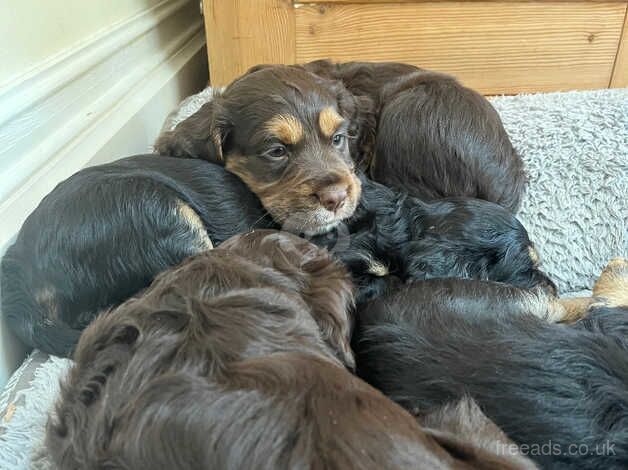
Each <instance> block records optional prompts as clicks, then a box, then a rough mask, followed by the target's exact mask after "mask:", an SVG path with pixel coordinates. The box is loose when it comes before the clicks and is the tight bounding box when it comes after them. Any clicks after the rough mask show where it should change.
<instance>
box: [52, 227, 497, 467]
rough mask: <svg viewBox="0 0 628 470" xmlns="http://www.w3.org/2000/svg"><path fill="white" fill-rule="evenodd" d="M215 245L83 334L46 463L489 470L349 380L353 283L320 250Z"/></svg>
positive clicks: (255, 236)
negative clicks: (342, 353) (342, 352)
mask: <svg viewBox="0 0 628 470" xmlns="http://www.w3.org/2000/svg"><path fill="white" fill-rule="evenodd" d="M224 246H225V248H218V249H216V250H213V251H208V252H206V253H203V254H200V255H196V256H195V257H192V258H189V259H188V260H187V261H186V262H185V263H183V264H182V265H181V266H179V267H178V268H176V269H173V270H171V271H168V272H165V273H163V274H161V275H160V276H159V277H158V278H157V279H156V280H155V282H154V283H153V285H152V286H151V287H150V288H149V289H147V290H146V291H145V292H144V294H143V295H142V296H140V297H138V298H135V299H132V300H129V301H128V302H126V303H125V304H123V305H121V306H120V307H119V308H118V309H116V310H114V311H112V312H109V313H105V314H103V315H101V316H100V317H99V318H98V319H96V320H95V321H94V322H93V323H92V324H91V325H90V326H89V327H88V329H87V330H86V331H85V333H84V335H83V336H82V337H81V341H80V343H79V346H78V348H77V351H76V354H75V361H76V364H75V366H74V367H73V368H72V370H71V371H70V374H69V377H68V378H67V380H66V381H65V383H64V384H63V385H62V391H61V397H60V399H59V401H58V403H57V405H56V409H55V412H54V413H53V415H52V417H51V419H50V421H49V423H48V426H47V434H46V447H47V450H48V452H49V453H50V456H51V458H52V460H53V462H54V464H55V465H56V467H57V468H60V469H76V468H81V469H93V468H133V469H144V468H145V469H151V470H152V469H162V468H163V469H168V470H172V469H178V468H181V469H183V468H216V469H221V468H238V469H253V468H255V469H267V468H268V469H284V468H285V469H288V468H301V467H302V468H321V469H322V468H326V469H345V468H347V469H350V468H355V469H377V470H379V469H382V468H387V469H400V470H401V469H403V470H405V469H408V468H443V469H448V468H459V469H466V468H469V469H470V468H493V469H498V468H503V467H500V466H498V465H497V464H496V463H495V458H493V459H485V460H483V457H482V456H481V455H480V454H471V455H468V454H467V453H465V450H466V448H464V447H461V446H459V445H457V444H456V442H454V440H453V439H450V440H447V441H446V445H441V444H440V440H441V438H440V437H438V436H433V435H432V434H431V433H430V432H425V431H424V430H423V429H422V428H421V427H420V426H419V425H418V424H417V423H416V421H415V420H414V419H413V418H412V417H411V416H410V415H409V414H407V413H406V412H405V411H404V410H403V409H402V408H400V407H399V406H398V405H396V404H394V403H393V402H392V401H390V400H388V399H387V398H385V397H384V396H383V395H381V393H379V392H377V391H376V390H375V389H373V388H371V387H370V386H368V385H367V384H366V383H364V382H362V381H361V380H359V379H358V378H356V377H355V376H353V375H352V374H351V373H349V372H348V371H347V369H346V368H345V367H347V366H350V365H351V364H350V363H348V362H347V361H346V359H347V358H349V357H350V354H351V353H350V351H348V350H347V351H346V355H345V356H344V359H343V358H341V357H339V356H338V354H337V353H336V352H335V351H339V350H343V349H344V345H345V343H346V341H347V339H348V336H347V331H348V330H349V319H348V317H347V316H346V312H347V309H348V307H349V305H350V302H351V295H350V289H351V286H350V282H349V276H348V275H347V273H346V271H345V270H344V269H343V268H342V267H341V266H340V265H339V264H336V263H335V262H333V261H332V259H331V258H330V257H329V255H328V254H327V253H326V252H325V251H324V250H319V249H316V248H315V247H313V246H312V245H309V244H308V243H306V242H304V241H303V240H301V239H298V238H296V237H294V236H292V235H287V234H285V233H284V234H280V233H277V232H267V231H262V232H254V233H250V234H246V235H242V236H238V237H236V239H235V240H234V239H232V240H230V241H228V242H227V243H225V245H224ZM295 273H296V274H297V277H296V278H295ZM322 294H324V295H322ZM322 297H324V298H322ZM310 301H314V302H315V303H314V304H310ZM321 327H322V328H321ZM325 330H328V331H330V332H332V333H331V334H329V335H325V334H321V331H325ZM325 336H327V338H325ZM338 340H340V341H338ZM343 366H344V367H343ZM447 438H450V436H449V435H446V436H445V437H444V438H442V439H443V440H446V439H447ZM459 447H460V448H461V452H458V451H457V449H458V448H459Z"/></svg>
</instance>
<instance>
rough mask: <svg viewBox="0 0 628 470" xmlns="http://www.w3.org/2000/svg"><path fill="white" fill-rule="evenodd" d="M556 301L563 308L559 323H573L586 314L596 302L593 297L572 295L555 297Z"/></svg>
mask: <svg viewBox="0 0 628 470" xmlns="http://www.w3.org/2000/svg"><path fill="white" fill-rule="evenodd" d="M556 302H557V303H558V305H560V306H561V307H562V308H563V310H564V314H563V317H562V318H561V319H560V320H559V321H560V322H561V323H574V322H576V321H578V320H582V319H583V318H584V317H586V316H587V314H588V313H589V309H590V308H591V307H592V306H593V305H594V304H596V299H595V298H593V297H573V298H565V299H557V301H556Z"/></svg>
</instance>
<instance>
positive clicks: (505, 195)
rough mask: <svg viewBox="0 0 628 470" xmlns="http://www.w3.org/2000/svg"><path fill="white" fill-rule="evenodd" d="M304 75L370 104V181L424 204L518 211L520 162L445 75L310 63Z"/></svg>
mask: <svg viewBox="0 0 628 470" xmlns="http://www.w3.org/2000/svg"><path fill="white" fill-rule="evenodd" d="M304 67H305V68H306V69H307V70H310V71H312V72H313V73H316V74H318V75H320V76H323V77H326V78H328V79H332V80H341V81H342V83H343V84H344V85H345V86H346V87H347V89H348V90H349V91H350V92H351V93H353V94H354V95H356V97H357V98H358V99H361V100H362V101H364V99H365V98H367V99H370V100H371V101H372V102H373V103H374V104H373V106H374V109H375V119H374V122H376V125H377V130H376V135H375V138H374V139H375V145H374V147H373V153H372V154H371V155H370V157H371V158H370V160H369V157H368V156H367V157H366V160H367V161H369V165H368V166H369V167H370V175H371V176H372V177H373V178H374V179H375V180H376V181H378V182H380V183H384V184H386V185H388V186H393V187H397V188H401V189H403V190H405V191H407V192H408V193H410V194H411V195H413V196H417V197H420V198H422V199H425V200H432V199H440V198H444V197H461V196H464V197H473V198H478V199H485V200H488V201H491V202H495V203H497V204H500V205H502V206H504V207H505V208H507V209H508V210H509V211H511V212H516V211H517V209H518V208H519V206H520V203H521V198H522V196H523V194H524V191H525V186H526V175H525V172H524V168H523V162H522V160H521V157H520V156H519V155H518V154H517V152H516V151H515V149H514V148H513V146H512V144H511V142H510V139H509V138H508V134H507V133H506V131H505V129H504V126H503V124H502V122H501V119H500V118H499V115H498V114H497V112H496V111H495V109H494V108H493V107H492V106H491V104H490V103H489V102H488V100H486V98H484V97H483V96H481V95H480V94H479V93H476V92H475V91H473V90H471V89H470V88H466V87H464V86H462V85H461V84H460V83H459V82H458V81H456V80H455V79H454V78H453V77H452V76H450V75H446V74H442V73H436V72H431V71H429V70H423V69H419V68H417V67H414V66H411V65H408V64H398V63H368V62H348V63H339V64H334V63H331V62H329V61H315V62H311V63H308V64H305V65H304Z"/></svg>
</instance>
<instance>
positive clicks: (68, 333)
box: [0, 254, 81, 357]
mask: <svg viewBox="0 0 628 470" xmlns="http://www.w3.org/2000/svg"><path fill="white" fill-rule="evenodd" d="M46 294H48V297H46ZM40 296H41V298H39V301H38V299H37V298H36V293H35V292H34V289H33V286H31V284H30V282H29V280H28V279H27V276H26V274H25V272H24V269H23V267H22V266H20V264H19V263H17V262H15V261H14V260H13V259H12V258H11V256H10V254H7V255H6V256H5V258H4V259H3V260H2V265H1V269H0V298H1V299H2V316H3V318H4V321H6V323H7V326H8V327H9V329H10V330H11V331H12V332H13V333H14V334H15V335H16V336H17V337H18V338H19V339H20V340H21V341H22V342H23V343H24V344H25V345H26V346H29V347H32V348H37V349H39V350H41V351H43V352H45V353H48V354H54V355H56V356H62V357H68V356H70V355H71V354H72V352H73V351H74V348H75V347H76V344H77V343H78V339H79V337H80V336H81V330H77V329H75V328H72V327H70V326H69V325H66V324H65V323H64V322H63V321H62V320H61V318H59V315H58V314H57V309H56V308H55V305H54V299H53V294H52V293H51V292H43V295H41V293H40Z"/></svg>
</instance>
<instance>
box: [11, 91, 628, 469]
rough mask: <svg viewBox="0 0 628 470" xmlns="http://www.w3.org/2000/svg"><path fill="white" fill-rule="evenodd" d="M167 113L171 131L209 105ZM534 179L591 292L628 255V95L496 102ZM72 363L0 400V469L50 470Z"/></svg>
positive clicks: (529, 206) (48, 366)
mask: <svg viewBox="0 0 628 470" xmlns="http://www.w3.org/2000/svg"><path fill="white" fill-rule="evenodd" d="M212 96H213V91H212V90H211V89H209V88H208V89H206V90H204V91H202V92H201V93H198V94H197V95H194V96H191V97H189V98H187V99H186V100H185V101H184V102H183V103H181V106H180V107H179V109H178V110H176V111H175V112H173V113H172V114H171V115H170V116H168V118H167V120H166V123H165V125H164V127H165V128H167V129H170V128H172V127H174V125H176V124H177V123H178V122H180V121H181V120H182V119H185V118H186V117H187V116H189V115H190V114H192V113H193V112H195V111H196V110H197V109H198V108H199V107H200V106H202V105H203V104H204V103H206V102H207V101H208V100H210V99H212ZM492 103H493V105H494V106H495V108H496V109H497V111H498V112H499V113H500V115H501V117H502V119H503V121H504V125H505V127H506V130H507V131H508V133H509V135H510V137H511V139H512V141H513V144H514V145H515V147H516V148H517V149H518V151H519V152H520V153H521V155H522V157H523V159H524V161H525V163H526V168H527V172H528V174H529V177H530V183H529V186H528V190H527V194H526V196H525V198H524V201H523V204H522V209H521V211H520V213H519V218H520V220H521V221H522V222H523V224H524V225H525V226H526V228H527V229H528V231H529V233H530V238H531V239H532V240H533V241H534V242H535V243H536V245H537V248H538V251H539V252H540V254H541V257H542V263H543V268H544V269H545V271H546V272H547V273H548V274H549V275H550V277H552V279H554V281H555V282H556V284H557V286H558V288H559V291H560V293H561V294H562V295H566V296H571V295H587V294H588V292H589V290H590V289H591V287H592V285H593V282H594V280H595V279H596V278H597V276H598V275H599V274H600V272H601V270H602V269H603V268H604V266H605V265H606V263H607V262H608V261H609V260H610V259H611V258H613V257H616V256H628V234H627V232H628V230H627V228H628V205H627V203H626V201H628V89H616V90H599V91H586V92H568V93H548V94H538V95H519V96H508V97H496V98H493V99H492ZM70 365H71V361H69V360H67V359H60V358H57V357H53V356H49V355H46V354H44V353H42V352H39V351H34V352H33V353H32V354H31V355H30V356H29V357H28V358H27V359H26V360H25V361H24V363H23V364H22V366H21V367H20V368H19V369H18V370H17V371H16V372H15V373H14V374H13V376H12V377H11V379H10V380H9V382H8V384H7V385H6V387H5V389H4V391H3V393H2V395H0V469H12V470H19V469H27V468H41V469H43V468H47V461H46V459H45V456H43V455H42V454H41V452H40V450H41V443H42V439H43V435H44V426H45V423H46V419H47V413H48V411H49V410H50V409H51V406H52V404H53V402H54V399H55V397H56V395H57V393H58V390H59V379H60V378H61V377H63V376H64V374H65V373H66V372H67V370H68V368H69V367H70Z"/></svg>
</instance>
